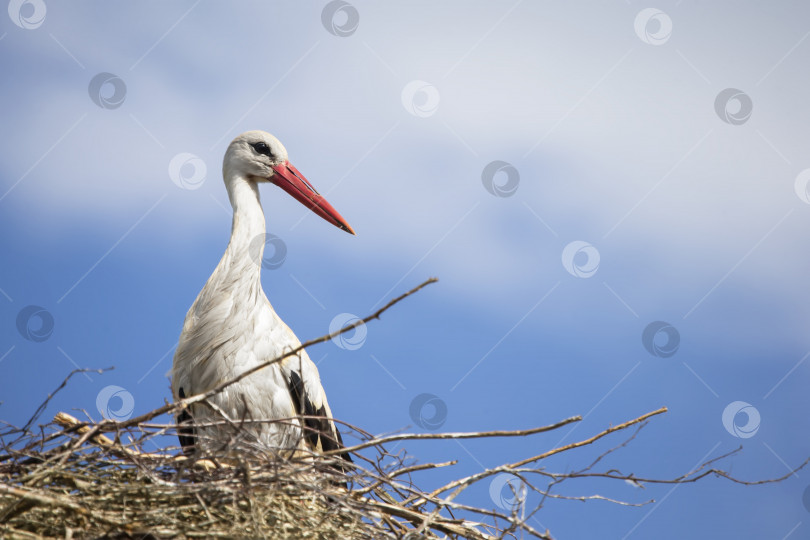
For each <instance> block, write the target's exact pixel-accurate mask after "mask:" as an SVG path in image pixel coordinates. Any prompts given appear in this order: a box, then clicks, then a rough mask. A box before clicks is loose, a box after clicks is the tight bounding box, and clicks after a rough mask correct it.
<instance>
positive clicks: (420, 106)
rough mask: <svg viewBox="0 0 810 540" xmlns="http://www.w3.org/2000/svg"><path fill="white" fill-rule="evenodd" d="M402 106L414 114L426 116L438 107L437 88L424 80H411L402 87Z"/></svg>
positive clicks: (432, 113) (421, 116)
mask: <svg viewBox="0 0 810 540" xmlns="http://www.w3.org/2000/svg"><path fill="white" fill-rule="evenodd" d="M402 106H403V107H405V110H406V111H408V112H409V113H411V114H412V115H414V116H418V117H420V118H427V117H428V116H433V115H434V114H435V113H436V111H437V110H438V109H439V90H438V89H437V88H436V87H435V86H433V85H432V84H430V83H429V82H425V81H411V82H409V83H408V84H406V85H405V88H403V89H402Z"/></svg>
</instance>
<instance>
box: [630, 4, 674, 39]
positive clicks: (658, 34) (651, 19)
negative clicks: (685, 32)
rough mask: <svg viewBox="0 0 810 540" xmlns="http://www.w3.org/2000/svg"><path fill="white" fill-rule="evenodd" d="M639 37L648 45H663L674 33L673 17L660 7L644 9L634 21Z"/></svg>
mask: <svg viewBox="0 0 810 540" xmlns="http://www.w3.org/2000/svg"><path fill="white" fill-rule="evenodd" d="M633 27H634V28H635V30H636V35H637V36H638V39H640V40H641V41H643V42H644V43H647V44H648V45H663V44H664V43H666V42H667V41H669V38H670V36H671V35H672V19H670V18H669V15H667V14H666V13H664V12H663V11H661V10H660V9H655V8H647V9H642V10H641V11H639V12H638V15H636V20H635V21H633Z"/></svg>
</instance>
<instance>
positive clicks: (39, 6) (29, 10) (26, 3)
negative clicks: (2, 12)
mask: <svg viewBox="0 0 810 540" xmlns="http://www.w3.org/2000/svg"><path fill="white" fill-rule="evenodd" d="M47 11H48V10H47V8H46V7H45V2H43V1H42V0H11V1H10V2H9V3H8V16H9V17H10V18H11V22H13V23H14V24H16V25H17V26H19V27H20V28H25V29H26V30H36V29H37V28H39V27H40V26H42V23H43V22H45V13H46V12H47Z"/></svg>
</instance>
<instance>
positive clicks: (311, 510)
mask: <svg viewBox="0 0 810 540" xmlns="http://www.w3.org/2000/svg"><path fill="white" fill-rule="evenodd" d="M433 281H435V280H428V281H427V282H425V283H423V284H422V285H420V286H419V287H416V288H415V289H413V290H411V291H409V292H408V293H405V294H404V295H402V296H400V297H398V298H395V299H394V300H392V301H391V302H389V303H388V304H387V305H386V306H385V307H383V308H382V309H380V310H379V311H377V312H376V313H374V314H373V315H371V316H369V317H366V318H365V319H363V320H362V321H358V322H356V323H355V324H353V325H351V326H347V327H346V328H344V329H342V330H340V331H338V332H335V333H333V334H331V335H328V336H323V337H321V338H318V339H315V340H312V341H309V342H306V343H304V344H303V345H301V348H304V347H309V346H311V345H314V344H316V343H320V342H323V341H326V340H328V339H331V338H332V337H334V336H336V335H338V334H340V333H342V332H346V331H349V330H351V329H352V328H354V327H355V326H358V325H359V324H365V323H367V322H369V321H370V320H371V319H376V318H378V317H379V315H380V314H381V313H382V312H384V311H385V310H386V309H388V308H389V307H391V306H392V305H394V304H395V303H397V302H399V301H400V300H402V299H403V298H405V297H406V296H408V295H410V294H413V293H414V292H416V291H417V290H419V289H420V288H421V287H424V286H425V285H427V284H429V283H432V282H433ZM298 350H300V349H295V350H292V351H290V352H289V353H287V354H286V355H285V356H284V357H286V356H288V355H292V354H295V353H296V352H298ZM281 359H282V358H276V359H273V360H271V361H268V362H266V363H265V364H262V365H261V366H257V367H256V368H254V369H251V370H250V371H248V372H245V373H243V374H242V375H240V376H239V377H237V378H236V379H234V380H231V381H227V382H225V383H223V384H222V385H220V386H219V387H217V388H214V389H212V390H211V391H209V392H206V393H204V394H199V395H196V396H190V397H188V398H185V399H182V400H180V401H179V402H177V403H166V404H164V405H163V406H161V407H158V408H156V409H154V410H152V411H150V412H149V413H146V414H143V415H141V416H138V417H136V418H131V419H129V420H126V421H122V422H115V421H112V420H102V421H100V422H94V421H93V420H92V419H91V418H90V417H89V415H86V413H85V415H86V416H87V420H82V421H80V420H78V419H77V418H75V417H73V416H71V415H68V414H66V413H62V412H60V413H58V414H57V415H56V416H55V417H54V419H53V420H52V421H51V422H49V423H47V424H44V425H37V422H38V420H39V418H40V417H41V415H42V414H43V412H44V411H45V410H46V408H47V406H48V404H49V402H50V400H51V399H52V398H53V396H54V395H55V394H56V393H57V392H58V391H59V390H61V389H62V388H64V387H65V386H66V385H67V383H68V382H69V380H70V378H71V377H72V376H73V375H75V374H76V373H80V372H82V371H86V370H76V371H74V372H73V373H71V374H70V375H69V376H68V377H67V378H66V379H65V380H64V381H63V383H62V384H61V385H60V386H59V388H57V389H56V391H55V392H53V393H52V394H51V395H50V396H48V399H46V400H45V402H44V403H42V405H41V406H40V407H39V409H38V410H37V411H36V412H35V413H34V415H33V416H32V417H31V419H30V420H29V421H28V422H27V423H26V425H24V426H23V427H15V426H11V425H6V426H5V427H4V428H2V429H0V537H3V538H65V539H71V538H77V539H116V540H118V539H141V540H152V539H170V538H172V539H173V538H273V539H285V538H290V539H293V538H295V539H299V538H317V539H321V538H323V539H330V538H335V539H338V538H340V539H364V538H373V539H377V538H405V539H408V540H416V539H429V538H470V539H473V540H486V539H495V538H498V539H499V538H516V537H521V538H523V537H533V538H541V539H547V540H550V539H551V538H552V536H551V534H550V533H549V532H548V531H539V530H536V529H535V528H533V527H532V526H531V525H530V524H529V521H530V519H531V518H532V517H533V516H534V515H535V514H536V513H537V512H538V511H539V510H540V509H541V508H542V507H543V504H544V502H545V501H546V500H547V499H548V498H558V499H573V500H580V501H584V500H588V499H602V500H608V501H611V502H614V503H618V504H623V505H631V506H642V505H644V504H649V503H651V502H653V501H652V500H647V501H643V502H636V503H633V502H625V501H621V500H615V499H610V498H607V497H604V496H601V495H584V496H583V495H580V496H570V495H568V496H566V495H561V494H559V493H557V492H554V491H553V490H554V489H556V486H558V485H559V484H560V483H561V482H563V481H565V480H569V479H573V478H607V479H614V480H621V481H622V482H630V483H633V484H635V485H638V486H642V485H643V484H645V483H688V482H695V481H698V480H700V479H702V478H705V477H707V476H709V475H715V476H721V477H724V478H726V479H728V480H731V481H734V482H738V483H742V484H758V483H765V482H776V481H780V480H782V479H784V478H787V477H788V476H789V475H791V474H793V473H794V472H795V471H797V470H799V469H801V468H802V467H804V466H805V465H806V464H807V463H808V461H810V458H808V460H807V461H805V462H804V463H803V464H801V465H800V466H799V467H797V468H796V469H794V470H793V471H791V472H789V473H788V474H786V475H785V476H783V477H780V478H777V479H770V480H760V481H755V482H745V481H741V480H738V479H735V478H733V477H732V476H731V475H729V474H728V473H726V472H725V471H722V470H720V469H717V468H715V467H714V465H713V464H714V463H715V462H716V461H718V460H720V459H723V458H724V457H727V456H728V455H730V454H733V453H735V452H737V450H735V451H733V452H731V453H729V454H725V455H723V456H719V457H716V458H714V459H711V460H709V461H707V462H705V463H703V464H701V465H700V466H699V467H697V468H695V469H694V470H692V471H689V472H687V473H686V474H684V475H682V476H679V477H677V478H674V479H669V480H661V479H655V478H642V477H638V476H635V475H634V474H633V473H624V472H621V471H620V470H618V469H616V468H611V469H608V470H606V471H599V470H597V469H596V466H597V464H599V463H600V461H601V460H602V459H603V458H604V457H605V456H606V455H607V454H610V453H611V452H614V451H615V450H618V449H620V448H622V447H624V446H625V445H626V444H628V443H629V442H630V441H631V440H632V439H633V438H634V437H635V436H636V434H637V433H638V430H640V429H641V428H642V427H643V426H644V425H645V424H646V423H647V421H648V420H649V419H650V418H652V417H654V416H656V415H659V414H662V413H664V412H666V408H661V409H658V410H655V411H652V412H648V413H646V414H644V415H641V416H639V417H637V418H633V419H631V420H628V421H626V422H624V423H621V424H618V425H614V426H609V427H607V428H606V429H604V430H603V431H601V432H599V433H596V434H595V435H592V436H590V437H587V438H584V439H581V440H579V441H577V442H572V443H569V444H566V445H563V446H558V447H554V448H552V449H550V450H548V451H545V452H543V453H541V454H538V455H534V456H530V457H527V458H525V459H522V460H519V461H516V462H511V463H504V464H502V465H500V466H497V467H493V468H489V469H485V470H482V471H480V472H478V473H475V474H472V475H469V476H465V477H462V478H458V479H455V480H453V481H451V482H449V483H447V484H444V485H442V486H440V487H438V488H435V489H432V490H430V491H427V490H423V489H420V488H419V487H418V486H417V484H416V482H415V478H414V477H415V476H417V475H423V478H422V479H424V476H425V475H427V476H429V474H430V470H432V469H436V468H439V467H449V466H452V465H454V464H455V463H456V462H455V461H450V462H446V463H422V464H419V463H417V462H416V461H415V460H414V459H413V458H411V457H409V456H407V455H406V454H405V453H404V451H400V452H397V453H392V452H389V450H388V448H389V447H390V446H391V445H392V444H394V443H397V444H399V443H401V442H402V441H408V440H425V439H429V440H434V441H436V443H437V444H439V443H440V442H441V441H442V440H446V439H481V438H490V437H529V436H532V435H535V434H539V433H545V432H550V431H553V430H557V429H560V428H562V427H564V426H568V425H570V424H573V423H576V422H579V421H581V420H582V419H581V417H579V416H575V417H571V418H567V419H565V420H561V421H559V422H556V423H554V424H550V425H547V426H542V427H537V428H533V429H528V430H521V431H490V432H473V433H419V434H405V433H398V434H394V435H388V436H384V437H375V436H372V435H371V434H369V433H366V432H365V431H363V430H361V429H358V428H356V427H353V426H350V425H348V424H345V423H341V425H342V426H343V427H342V431H344V433H345V435H346V437H345V439H346V440H356V441H359V442H358V443H357V444H355V445H353V446H349V447H348V448H346V449H345V450H342V451H340V450H338V451H332V452H327V453H325V454H318V455H314V454H307V453H304V452H302V451H296V452H295V453H271V452H268V451H267V449H266V448H258V447H255V446H251V444H250V443H249V442H246V440H248V439H247V438H241V437H237V438H235V439H232V440H229V441H220V442H222V448H223V450H224V452H223V453H222V454H216V455H207V456H199V455H193V456H187V455H184V454H183V452H182V451H181V450H180V449H179V448H178V447H177V446H176V444H175V441H177V437H176V435H177V432H176V431H177V428H176V425H175V423H174V417H175V415H176V414H177V413H178V412H179V411H180V410H182V409H183V408H186V407H188V406H189V405H190V404H192V403H197V402H200V401H205V400H207V399H208V398H209V397H211V396H212V395H214V394H215V393H217V392H220V391H222V389H223V388H225V387H227V386H228V385H230V384H233V383H234V382H235V381H236V380H240V379H241V378H244V377H247V376H249V375H250V374H252V373H254V372H255V371H258V370H259V369H264V368H265V367H267V366H269V365H271V364H273V363H275V362H279V361H281ZM293 420H294V419H286V420H285V419H280V420H278V419H277V420H272V421H273V422H285V421H286V422H290V421H293ZM227 423H229V424H231V427H233V421H231V420H227ZM631 427H634V429H632V430H629V432H628V433H629V434H628V435H627V436H626V437H625V439H624V440H623V441H622V442H621V443H619V444H617V445H615V446H614V447H612V448H609V449H607V450H605V451H603V452H602V453H601V454H600V455H599V456H598V457H597V458H596V459H594V460H593V461H591V462H590V463H589V464H587V465H585V466H584V467H582V468H580V469H575V470H570V469H569V470H568V471H566V472H564V473H554V472H550V471H549V470H547V468H546V466H545V463H546V462H545V461H544V460H547V459H548V458H551V457H552V456H555V455H557V454H560V453H562V452H568V451H571V450H574V449H576V448H580V447H584V446H588V445H592V444H593V443H596V442H597V441H600V440H601V439H603V438H605V437H608V436H610V435H611V434H613V433H616V432H623V431H625V430H628V428H631ZM242 439H245V440H242ZM342 452H349V453H350V454H351V456H352V459H353V463H351V464H348V465H347V464H346V462H345V461H343V459H342V458H341V457H340V454H341V453H342ZM502 474H506V475H507V476H508V477H509V478H510V479H514V480H515V482H511V481H510V482H509V483H508V485H509V486H510V488H512V491H513V493H512V495H513V496H512V497H509V500H510V504H509V505H506V506H505V505H503V504H501V505H497V506H498V508H491V507H476V506H471V505H469V504H465V503H462V502H460V499H461V498H462V497H460V495H461V494H462V493H464V492H465V491H466V490H468V489H469V488H470V487H471V486H474V485H476V484H480V483H483V482H487V483H490V484H491V483H493V479H494V477H495V476H496V475H502ZM529 493H535V494H539V495H540V497H539V502H538V503H537V504H535V505H534V506H533V507H532V508H529V506H528V505H527V500H528V499H527V495H528V494H529ZM493 502H494V501H493Z"/></svg>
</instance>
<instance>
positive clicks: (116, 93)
mask: <svg viewBox="0 0 810 540" xmlns="http://www.w3.org/2000/svg"><path fill="white" fill-rule="evenodd" d="M87 93H88V94H90V99H92V100H93V103H95V104H96V105H98V106H99V107H101V108H102V109H117V108H118V107H120V106H121V105H123V104H124V99H126V97H127V85H126V83H124V79H122V78H121V77H119V76H118V75H114V74H112V73H106V72H103V73H99V74H98V75H96V76H95V77H93V78H92V79H90V86H88V87H87Z"/></svg>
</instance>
